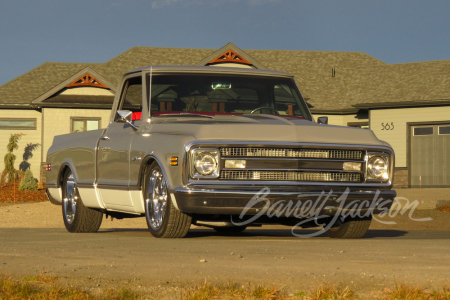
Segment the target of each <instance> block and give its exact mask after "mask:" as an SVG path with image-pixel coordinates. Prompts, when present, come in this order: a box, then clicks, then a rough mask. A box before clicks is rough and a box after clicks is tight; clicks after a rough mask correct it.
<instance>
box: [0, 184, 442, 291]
mask: <svg viewBox="0 0 450 300" xmlns="http://www.w3.org/2000/svg"><path fill="white" fill-rule="evenodd" d="M36 194H37V193H36ZM44 197H45V195H44ZM37 201H42V200H40V199H39V198H38V200H37ZM289 229H290V228H289V227H286V226H268V225H267V226H263V227H261V228H256V229H250V230H246V231H245V232H244V233H243V234H241V235H236V236H231V237H230V236H229V237H227V236H218V235H217V234H216V233H215V232H214V231H213V230H211V229H206V228H204V227H198V226H192V227H191V231H190V233H189V235H188V237H187V238H186V239H178V240H171V239H169V240H166V239H155V238H152V237H151V235H150V234H149V233H148V231H147V224H146V222H145V219H144V218H136V219H124V220H117V219H114V220H113V221H111V219H107V220H106V219H104V220H103V223H102V226H101V230H100V232H99V233H98V234H70V233H67V232H66V231H65V228H64V224H63V221H62V212H61V206H57V205H52V204H51V203H49V202H48V201H45V202H34V203H23V202H17V203H16V204H13V203H12V202H11V201H1V198H0V275H3V274H7V275H11V276H13V277H14V278H16V279H20V278H25V277H28V276H36V275H38V274H40V272H48V274H49V275H55V276H57V278H58V280H57V283H58V284H62V285H66V286H78V287H80V288H82V289H86V290H89V291H91V292H95V291H99V290H100V289H105V288H106V289H107V288H112V287H120V286H123V285H125V286H129V287H132V288H133V289H135V290H137V291H144V292H145V291H149V290H154V291H158V293H159V291H160V292H161V294H162V295H163V294H165V295H171V294H172V293H173V291H175V290H176V289H178V288H183V287H188V286H190V285H192V284H199V283H202V282H205V281H207V282H208V283H214V282H227V281H228V280H233V281H235V282H240V283H242V284H249V283H250V284H251V283H256V284H270V283H273V284H276V285H278V286H285V287H286V289H288V290H289V291H290V292H296V290H297V289H299V288H302V289H306V290H308V289H309V288H312V287H315V286H318V285H320V284H322V283H331V284H335V283H336V284H338V285H341V286H342V285H344V286H345V285H348V286H349V287H350V288H352V289H353V290H356V291H358V292H360V294H362V295H364V297H362V299H374V298H375V297H377V295H378V294H377V293H380V291H382V290H383V289H384V288H385V287H388V288H391V289H392V288H394V287H395V285H396V284H397V283H406V284H412V285H420V286H425V287H430V288H436V289H439V288H441V287H442V286H444V285H445V284H449V283H450V271H448V270H449V269H450V256H449V254H448V247H449V246H450V245H449V244H448V243H449V241H450V212H447V209H443V211H438V210H436V209H435V210H416V211H405V212H402V211H391V212H390V213H389V214H387V215H386V216H383V217H379V216H376V217H375V218H374V219H373V221H372V224H371V227H370V230H369V232H368V234H367V236H366V237H365V238H363V239H360V240H352V241H350V240H345V241H343V240H335V239H329V238H327V237H326V236H325V235H322V236H319V237H317V238H311V239H299V238H295V237H292V236H291V234H290V230H289ZM155 258H157V259H156V260H155ZM203 260H205V262H203V263H202V261H203ZM46 274H47V273H46Z"/></svg>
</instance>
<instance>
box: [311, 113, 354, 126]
mask: <svg viewBox="0 0 450 300" xmlns="http://www.w3.org/2000/svg"><path fill="white" fill-rule="evenodd" d="M312 116H313V118H314V120H316V121H317V119H318V118H319V117H328V124H330V125H340V126H344V116H343V115H312ZM345 125H347V124H345Z"/></svg>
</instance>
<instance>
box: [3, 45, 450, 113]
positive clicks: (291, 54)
mask: <svg viewBox="0 0 450 300" xmlns="http://www.w3.org/2000/svg"><path fill="white" fill-rule="evenodd" d="M215 51H217V49H216V50H214V49H188V48H154V47H133V48H131V49H129V50H128V51H126V52H124V53H122V54H120V55H118V56H116V57H114V58H113V59H111V60H109V61H107V62H105V63H97V64H83V63H44V64H42V65H41V66H39V67H37V68H35V69H33V70H31V71H29V72H27V73H25V74H23V75H22V76H19V77H17V78H16V79H13V80H12V81H10V82H7V83H6V84H4V85H3V86H0V104H3V105H17V104H23V105H26V104H29V103H31V102H32V101H33V100H34V99H36V98H37V97H39V96H41V95H43V94H44V93H46V92H47V91H49V90H50V89H52V88H53V87H55V86H56V85H58V84H60V83H62V82H63V81H64V80H67V78H69V77H70V76H73V74H75V73H77V72H79V71H81V70H82V69H84V68H86V67H90V68H91V69H93V70H95V71H96V72H98V73H99V74H101V75H102V76H103V77H104V78H106V79H107V80H108V81H109V82H111V84H114V85H117V84H118V83H119V80H120V77H121V75H122V74H123V73H124V72H126V71H129V70H131V69H134V68H137V67H141V66H145V65H195V64H197V63H198V62H200V61H201V60H202V59H204V58H205V57H208V56H209V55H211V54H213V53H214V52H215ZM242 51H244V52H245V53H246V54H248V55H250V56H251V57H252V58H254V59H255V60H256V61H258V62H259V63H261V64H262V65H264V66H265V67H266V68H267V69H273V70H278V71H285V72H288V73H291V74H293V75H295V79H296V82H297V84H298V86H299V88H300V90H301V91H302V93H303V95H304V96H305V95H306V97H307V98H309V99H308V102H309V103H310V104H311V105H312V106H313V110H315V111H345V110H351V109H353V110H356V109H355V107H354V106H355V105H358V104H361V103H373V106H377V105H378V104H381V103H385V102H401V101H417V100H437V99H448V98H449V96H448V95H449V93H450V84H449V83H450V60H445V61H431V62H421V63H406V64H393V65H389V64H386V63H384V62H382V61H380V60H378V59H376V58H374V57H371V56H369V55H367V54H365V53H361V52H331V51H329V52H328V51H295V50H242ZM333 68H334V69H335V73H336V75H335V77H333V76H332V69H333Z"/></svg>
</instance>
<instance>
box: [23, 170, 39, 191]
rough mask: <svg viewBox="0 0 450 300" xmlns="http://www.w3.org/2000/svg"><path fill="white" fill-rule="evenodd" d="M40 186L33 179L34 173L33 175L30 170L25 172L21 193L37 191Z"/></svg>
mask: <svg viewBox="0 0 450 300" xmlns="http://www.w3.org/2000/svg"><path fill="white" fill-rule="evenodd" d="M37 190H38V186H37V183H36V180H35V179H34V178H33V173H31V170H30V169H28V170H27V171H26V172H25V176H24V177H23V179H22V182H21V183H20V187H19V191H37Z"/></svg>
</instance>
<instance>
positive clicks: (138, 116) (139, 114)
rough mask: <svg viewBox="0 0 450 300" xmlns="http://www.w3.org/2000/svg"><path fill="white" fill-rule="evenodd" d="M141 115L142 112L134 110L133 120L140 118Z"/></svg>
mask: <svg viewBox="0 0 450 300" xmlns="http://www.w3.org/2000/svg"><path fill="white" fill-rule="evenodd" d="M141 116H142V113H141V112H134V113H133V115H132V116H131V120H132V121H136V120H140V119H141Z"/></svg>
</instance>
